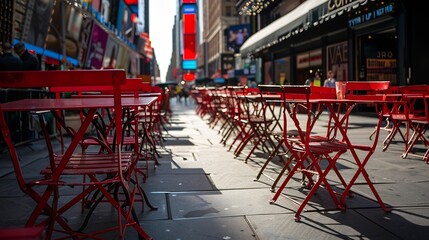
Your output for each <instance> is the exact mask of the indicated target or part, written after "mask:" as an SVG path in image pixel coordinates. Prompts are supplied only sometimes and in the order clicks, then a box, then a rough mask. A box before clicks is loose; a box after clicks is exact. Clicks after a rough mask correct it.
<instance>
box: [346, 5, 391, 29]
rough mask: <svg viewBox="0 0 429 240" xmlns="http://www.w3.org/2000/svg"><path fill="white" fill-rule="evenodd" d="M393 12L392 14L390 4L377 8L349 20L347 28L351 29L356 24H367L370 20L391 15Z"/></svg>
mask: <svg viewBox="0 0 429 240" xmlns="http://www.w3.org/2000/svg"><path fill="white" fill-rule="evenodd" d="M393 12H394V8H393V5H392V4H389V5H387V6H383V7H380V8H377V9H375V10H373V11H371V12H366V13H363V14H362V15H360V16H357V17H354V18H352V19H350V20H349V21H348V22H349V27H353V26H356V25H358V24H361V23H364V22H368V21H370V20H373V19H376V18H378V17H381V16H383V15H386V14H389V13H393Z"/></svg>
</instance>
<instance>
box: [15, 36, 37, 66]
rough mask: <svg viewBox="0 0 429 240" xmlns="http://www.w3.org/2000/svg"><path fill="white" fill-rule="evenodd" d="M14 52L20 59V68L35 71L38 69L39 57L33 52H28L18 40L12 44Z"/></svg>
mask: <svg viewBox="0 0 429 240" xmlns="http://www.w3.org/2000/svg"><path fill="white" fill-rule="evenodd" d="M14 49H15V53H16V54H18V56H19V57H20V58H21V60H22V70H24V71H35V70H40V65H39V59H38V58H37V56H36V55H35V54H32V53H30V52H29V51H28V50H27V49H26V48H25V44H24V43H22V42H19V43H17V44H15V46H14Z"/></svg>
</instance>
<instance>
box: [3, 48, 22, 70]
mask: <svg viewBox="0 0 429 240" xmlns="http://www.w3.org/2000/svg"><path fill="white" fill-rule="evenodd" d="M2 50H3V51H2V52H3V53H2V54H1V55H0V71H20V70H22V60H21V59H19V57H18V56H17V55H16V54H14V53H13V49H12V45H11V44H10V43H8V42H4V43H3V44H2Z"/></svg>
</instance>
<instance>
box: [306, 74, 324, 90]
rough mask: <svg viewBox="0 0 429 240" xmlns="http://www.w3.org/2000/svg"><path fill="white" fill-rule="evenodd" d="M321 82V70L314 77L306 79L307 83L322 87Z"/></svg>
mask: <svg viewBox="0 0 429 240" xmlns="http://www.w3.org/2000/svg"><path fill="white" fill-rule="evenodd" d="M320 82H321V79H320V74H319V72H315V73H314V77H313V78H308V79H307V80H306V81H305V85H308V86H317V87H320Z"/></svg>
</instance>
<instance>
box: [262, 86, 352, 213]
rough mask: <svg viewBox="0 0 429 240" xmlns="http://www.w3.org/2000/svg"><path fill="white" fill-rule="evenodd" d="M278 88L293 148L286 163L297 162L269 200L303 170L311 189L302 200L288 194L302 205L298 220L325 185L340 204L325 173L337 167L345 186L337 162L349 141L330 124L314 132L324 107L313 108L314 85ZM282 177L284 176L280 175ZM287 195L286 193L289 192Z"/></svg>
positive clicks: (286, 135) (287, 140) (286, 139)
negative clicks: (339, 136)
mask: <svg viewBox="0 0 429 240" xmlns="http://www.w3.org/2000/svg"><path fill="white" fill-rule="evenodd" d="M277 89H278V90H277V91H279V92H280V93H281V96H282V100H283V105H284V110H283V121H284V124H283V127H284V130H283V131H284V143H285V145H286V147H287V148H288V151H289V152H290V158H289V160H288V162H287V163H286V164H285V166H292V162H294V166H293V167H292V168H291V169H290V171H289V172H288V173H287V175H286V178H285V179H284V180H283V182H282V184H281V185H280V186H279V187H278V189H277V191H276V192H275V194H274V196H273V198H272V199H271V201H270V203H274V202H276V201H277V199H278V197H279V196H280V195H281V194H282V193H283V190H284V189H285V187H286V186H287V184H288V183H289V182H290V180H292V177H293V176H294V175H295V174H302V178H301V179H302V183H301V184H302V185H303V186H306V188H307V189H309V192H308V193H307V195H306V197H305V198H304V200H303V201H301V202H298V201H296V200H294V199H292V198H289V197H288V198H289V199H290V200H292V201H293V202H295V203H297V204H298V205H299V207H298V209H297V210H296V213H295V220H296V221H299V220H300V219H301V218H300V214H301V212H302V211H303V210H304V207H305V205H306V204H307V203H308V202H309V200H310V199H311V198H312V197H313V195H314V193H315V192H316V191H317V190H318V189H319V187H320V186H322V185H323V186H324V187H325V188H326V189H327V191H328V193H329V195H330V196H331V198H332V200H333V201H334V203H335V205H336V206H339V207H340V206H341V204H340V202H339V199H338V198H337V196H336V192H335V191H334V190H333V189H332V187H331V186H330V184H329V182H328V180H327V178H326V177H327V174H328V173H329V171H330V170H331V169H334V170H335V172H336V174H337V176H338V177H339V179H340V181H341V182H342V184H343V185H344V186H346V183H345V181H344V179H343V178H342V177H341V175H340V174H339V172H338V169H337V168H336V166H335V163H336V161H337V160H338V158H339V157H340V156H341V155H342V154H343V153H345V152H346V151H347V145H346V144H345V143H343V142H341V141H339V140H337V139H336V138H335V134H334V132H335V131H333V130H331V129H329V128H328V130H327V135H315V134H314V133H313V132H312V130H313V128H314V126H315V124H316V122H317V119H318V118H319V117H320V114H321V112H322V111H323V110H324V107H323V106H316V109H317V110H318V112H316V113H315V112H313V107H314V106H313V105H314V104H313V103H312V102H311V101H310V96H311V88H310V87H309V86H291V85H284V86H280V87H279V88H277ZM317 105H318V104H317ZM329 110H330V112H332V113H334V112H335V111H334V109H333V108H330V109H329ZM291 131H293V132H296V135H294V136H291V135H290V134H289V133H290V132H291ZM325 160H326V161H327V162H328V165H327V167H326V168H325V169H323V170H322V167H321V162H322V161H325ZM279 177H281V176H280V175H279ZM279 177H278V179H279ZM284 195H285V196H287V195H286V194H284Z"/></svg>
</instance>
